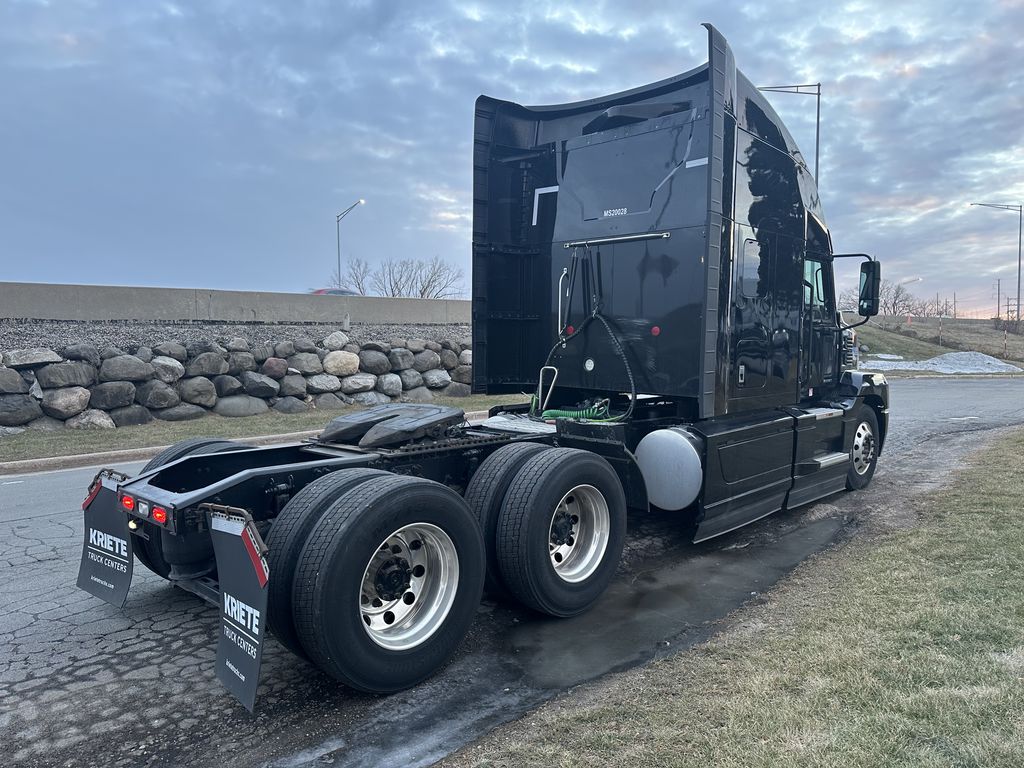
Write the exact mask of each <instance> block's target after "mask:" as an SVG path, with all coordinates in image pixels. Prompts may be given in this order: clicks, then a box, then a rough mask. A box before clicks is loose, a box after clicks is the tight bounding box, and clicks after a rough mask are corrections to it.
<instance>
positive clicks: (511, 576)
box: [496, 448, 626, 616]
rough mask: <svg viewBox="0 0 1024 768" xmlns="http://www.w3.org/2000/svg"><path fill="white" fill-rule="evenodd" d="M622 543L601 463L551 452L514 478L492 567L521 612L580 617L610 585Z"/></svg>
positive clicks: (610, 482)
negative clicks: (522, 608) (496, 567)
mask: <svg viewBox="0 0 1024 768" xmlns="http://www.w3.org/2000/svg"><path fill="white" fill-rule="evenodd" d="M625 539H626V498H625V494H624V493H623V491H622V484H621V483H620V482H619V478H618V476H617V475H616V474H615V470H613V469H612V468H611V466H610V465H609V464H608V462H607V461H605V460H604V459H603V458H601V457H600V456H598V455H596V454H593V453H590V452H588V451H581V450H576V449H571V448H553V449H551V450H549V451H544V452H543V453H540V454H538V455H536V456H534V457H533V458H532V459H530V460H529V461H527V462H526V463H525V464H524V465H523V467H522V468H521V469H520V470H519V473H518V474H517V475H516V476H515V478H514V479H513V481H512V484H511V486H510V487H509V489H508V493H507V494H506V496H505V501H504V504H503V505H502V510H501V516H500V519H499V521H498V535H497V540H496V541H497V552H498V565H499V567H500V568H501V574H502V577H503V580H504V582H505V585H506V586H507V587H508V589H509V591H510V592H512V594H513V595H515V597H517V598H518V599H519V600H520V602H522V603H523V604H524V605H526V606H528V607H530V608H533V609H534V610H536V611H540V612H541V613H546V614H548V615H550V616H575V615H576V614H579V613H583V611H585V610H587V609H588V608H589V607H590V606H591V605H593V604H594V603H595V602H596V601H597V599H598V598H599V597H600V596H601V595H602V594H603V593H604V591H605V589H607V587H608V584H609V583H611V580H612V577H613V576H614V575H615V570H616V568H617V567H618V563H619V558H620V557H621V555H622V547H623V544H624V543H625Z"/></svg>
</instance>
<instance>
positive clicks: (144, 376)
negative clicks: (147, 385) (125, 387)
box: [100, 355, 156, 381]
mask: <svg viewBox="0 0 1024 768" xmlns="http://www.w3.org/2000/svg"><path fill="white" fill-rule="evenodd" d="M155 373H156V371H155V370H154V369H153V365H152V364H151V363H144V362H142V361H141V360H139V358H137V357H135V356H134V355H114V356H113V357H108V358H106V359H105V360H104V361H103V364H102V365H101V366H100V381H147V380H148V379H152V378H153V376H154V375H155Z"/></svg>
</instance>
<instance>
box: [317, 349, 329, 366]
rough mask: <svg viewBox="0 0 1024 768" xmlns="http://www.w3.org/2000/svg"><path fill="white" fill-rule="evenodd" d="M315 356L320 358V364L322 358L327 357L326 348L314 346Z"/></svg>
mask: <svg viewBox="0 0 1024 768" xmlns="http://www.w3.org/2000/svg"><path fill="white" fill-rule="evenodd" d="M316 356H317V357H319V358H320V362H321V364H322V363H323V361H324V358H325V357H327V350H326V349H320V347H317V348H316Z"/></svg>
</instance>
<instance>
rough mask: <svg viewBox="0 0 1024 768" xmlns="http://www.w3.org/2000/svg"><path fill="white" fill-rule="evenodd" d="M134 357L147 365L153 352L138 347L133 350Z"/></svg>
mask: <svg viewBox="0 0 1024 768" xmlns="http://www.w3.org/2000/svg"><path fill="white" fill-rule="evenodd" d="M134 355H135V356H136V357H137V358H139V360H141V361H142V362H144V363H149V362H152V360H153V350H152V349H151V348H149V347H139V348H138V349H136V350H135V352H134ZM115 423H117V422H115Z"/></svg>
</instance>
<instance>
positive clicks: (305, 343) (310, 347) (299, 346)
mask: <svg viewBox="0 0 1024 768" xmlns="http://www.w3.org/2000/svg"><path fill="white" fill-rule="evenodd" d="M292 345H293V346H294V347H295V351H296V352H312V353H314V354H315V353H316V344H314V343H313V342H312V341H311V340H310V339H296V340H295V341H293V342H292Z"/></svg>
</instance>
